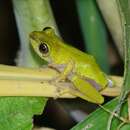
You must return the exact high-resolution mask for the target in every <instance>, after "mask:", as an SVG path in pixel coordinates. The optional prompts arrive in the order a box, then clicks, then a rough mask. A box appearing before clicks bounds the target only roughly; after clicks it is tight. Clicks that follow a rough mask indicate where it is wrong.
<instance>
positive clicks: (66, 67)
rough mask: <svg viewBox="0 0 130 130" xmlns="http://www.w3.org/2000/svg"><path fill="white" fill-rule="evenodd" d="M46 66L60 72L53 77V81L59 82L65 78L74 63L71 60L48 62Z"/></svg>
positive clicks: (70, 71)
mask: <svg viewBox="0 0 130 130" xmlns="http://www.w3.org/2000/svg"><path fill="white" fill-rule="evenodd" d="M48 66H49V67H51V68H54V69H56V70H58V71H59V72H61V73H60V75H59V76H58V77H57V78H56V79H55V82H59V81H62V80H65V79H66V78H67V77H68V75H69V74H71V73H72V71H73V69H74V66H75V65H74V61H73V60H69V62H68V63H67V64H60V65H57V64H49V65H48Z"/></svg>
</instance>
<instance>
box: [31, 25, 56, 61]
mask: <svg viewBox="0 0 130 130" xmlns="http://www.w3.org/2000/svg"><path fill="white" fill-rule="evenodd" d="M56 37H57V36H56V35H55V32H54V30H53V29H52V28H51V27H46V28H44V29H43V30H42V31H34V32H31V33H30V35H29V38H30V44H31V46H32V48H33V49H34V51H35V52H36V53H37V54H38V55H39V56H40V57H41V58H42V59H44V60H46V61H48V62H51V61H52V60H53V57H54V56H55V54H57V53H56V52H57V48H58V44H57V41H56V39H57V38H56Z"/></svg>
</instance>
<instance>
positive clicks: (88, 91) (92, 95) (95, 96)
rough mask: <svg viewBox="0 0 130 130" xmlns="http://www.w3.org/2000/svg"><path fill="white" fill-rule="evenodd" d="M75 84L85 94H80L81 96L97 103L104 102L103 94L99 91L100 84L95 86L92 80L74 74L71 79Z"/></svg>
mask: <svg viewBox="0 0 130 130" xmlns="http://www.w3.org/2000/svg"><path fill="white" fill-rule="evenodd" d="M71 81H72V82H73V84H74V86H75V87H76V88H77V89H78V90H79V91H80V92H81V93H82V94H83V95H84V96H82V95H78V96H80V97H81V98H83V99H85V100H87V101H89V102H93V103H96V104H102V103H103V102H104V98H103V96H102V95H101V94H100V93H99V86H97V88H95V87H94V86H95V85H93V84H92V83H90V81H87V80H85V79H83V78H81V77H79V76H77V75H74V76H73V77H72V79H71Z"/></svg>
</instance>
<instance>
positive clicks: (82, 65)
mask: <svg viewBox="0 0 130 130" xmlns="http://www.w3.org/2000/svg"><path fill="white" fill-rule="evenodd" d="M30 44H31V46H32V48H33V49H34V51H35V52H36V53H37V54H38V55H39V56H40V57H41V58H42V59H44V60H46V61H47V62H48V65H50V66H53V67H54V68H56V69H58V70H59V71H61V76H60V77H59V80H62V79H65V78H68V79H69V80H71V82H72V83H73V84H74V86H75V87H76V88H77V89H78V90H79V91H80V92H81V93H82V94H81V95H80V97H81V98H83V99H85V100H87V101H90V102H93V103H96V104H101V103H103V102H104V98H103V97H102V95H101V94H100V93H99V91H100V90H102V89H103V88H104V87H106V86H107V85H108V84H109V80H108V77H107V76H106V75H105V74H104V73H103V72H102V71H101V69H100V68H99V66H98V64H97V63H96V61H95V59H94V57H93V56H91V55H88V54H86V53H84V52H82V51H80V50H78V49H76V48H74V47H72V46H70V45H67V44H65V43H64V41H62V40H61V39H60V38H59V37H58V36H57V35H56V34H55V32H54V30H53V29H52V28H51V27H46V28H45V29H43V31H34V32H32V33H30Z"/></svg>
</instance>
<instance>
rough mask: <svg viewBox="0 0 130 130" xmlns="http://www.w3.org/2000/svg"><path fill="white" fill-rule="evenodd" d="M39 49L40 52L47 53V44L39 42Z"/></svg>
mask: <svg viewBox="0 0 130 130" xmlns="http://www.w3.org/2000/svg"><path fill="white" fill-rule="evenodd" d="M39 51H40V52H41V53H42V54H47V53H48V52H49V49H48V46H47V44H45V43H40V45H39Z"/></svg>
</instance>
